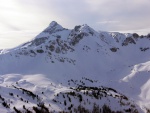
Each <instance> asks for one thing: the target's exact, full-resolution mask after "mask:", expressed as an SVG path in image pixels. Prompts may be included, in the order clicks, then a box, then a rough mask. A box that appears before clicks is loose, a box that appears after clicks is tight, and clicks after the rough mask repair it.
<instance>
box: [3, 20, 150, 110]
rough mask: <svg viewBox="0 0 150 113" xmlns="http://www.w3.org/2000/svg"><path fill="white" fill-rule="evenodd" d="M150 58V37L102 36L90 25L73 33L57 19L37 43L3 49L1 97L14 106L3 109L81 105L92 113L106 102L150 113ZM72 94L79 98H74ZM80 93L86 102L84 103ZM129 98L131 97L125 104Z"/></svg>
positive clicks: (63, 108) (103, 33)
mask: <svg viewBox="0 0 150 113" xmlns="http://www.w3.org/2000/svg"><path fill="white" fill-rule="evenodd" d="M149 56H150V35H149V34H148V35H147V36H138V34H136V33H134V34H129V33H128V34H122V33H117V32H97V31H95V30H94V29H92V28H91V27H89V26H88V25H86V24H85V25H79V26H75V28H74V29H71V30H70V29H66V28H63V27H62V26H61V25H59V24H58V23H57V22H54V21H53V22H51V24H50V25H49V26H48V27H47V28H46V29H45V30H44V31H43V32H41V33H40V34H39V35H37V36H36V37H35V38H34V39H33V40H31V41H29V42H27V43H24V44H22V45H19V46H18V47H16V48H12V49H7V50H6V49H3V50H1V51H0V64H1V65H0V89H1V90H0V95H1V97H2V98H4V99H5V100H6V101H7V103H9V104H10V105H9V106H10V107H8V108H6V107H4V105H3V104H2V105H1V106H0V110H1V111H2V112H12V111H15V109H14V107H15V108H16V109H19V110H23V109H24V108H23V105H25V108H26V109H29V110H30V111H32V112H33V111H34V110H33V108H32V107H33V106H38V105H37V104H39V103H45V105H46V106H48V108H49V110H51V111H56V112H58V111H63V110H65V111H69V110H73V108H74V109H76V108H79V106H78V104H80V105H81V106H82V107H84V108H86V109H88V110H91V111H92V106H93V105H95V104H96V105H99V107H100V108H102V107H105V106H103V105H105V104H106V105H107V106H109V107H110V108H111V109H112V110H113V111H123V112H129V111H130V112H133V111H132V110H133V109H132V110H131V109H129V108H132V107H131V106H134V107H133V108H135V109H136V110H138V111H139V112H140V113H142V112H146V109H149V108H150V96H149V95H150V88H149V84H150V57H149ZM75 81H76V82H77V83H76V82H75ZM79 86H81V87H79ZM83 86H86V88H85V87H83ZM94 87H97V88H98V89H97V88H96V89H95V88H94ZM103 87H104V89H103ZM78 88H79V89H80V90H79V91H76V89H78ZM109 88H111V89H115V91H114V90H108V89H109ZM87 89H88V90H87ZM102 89H103V90H105V91H103V90H102ZM116 90H117V91H116ZM72 91H75V94H76V95H77V96H75V95H74V93H73V96H72V95H70V92H72ZM87 91H89V93H92V95H94V94H95V93H93V92H101V93H100V94H101V95H103V96H100V94H99V96H98V97H97V96H96V97H95V96H94V97H95V98H94V97H90V94H86V95H85V94H84V92H87ZM22 92H23V93H22ZM104 92H105V93H104ZM12 93H13V94H12ZM32 93H33V94H32ZM71 94H72V93H71ZM12 95H13V96H12ZM17 95H18V96H17ZM37 95H38V98H37ZM56 95H57V96H56ZM58 95H60V96H58ZM62 95H64V96H65V95H66V96H67V98H71V102H70V99H69V100H68V101H67V100H65V99H66V97H64V96H62ZM68 95H69V96H70V97H68ZM80 95H81V96H82V97H83V101H84V102H83V101H81V102H80V101H78V96H79V99H80ZM104 95H105V96H104ZM110 95H111V96H110ZM115 95H118V96H116V97H117V98H115ZM125 95H126V96H127V97H128V99H124V100H123V101H124V102H123V103H124V104H123V105H122V98H123V97H124V96H125ZM126 96H125V97H126ZM102 97H103V98H102ZM2 98H1V103H4V102H5V100H4V99H2ZM21 98H22V99H21ZM35 98H36V99H35ZM64 98H65V99H64ZM97 98H101V101H100V100H97ZM58 100H59V102H58ZM85 100H88V102H85ZM27 101H28V103H27ZM64 101H66V102H67V103H68V102H70V104H67V105H65V104H62V103H64ZM89 101H90V102H89ZM11 102H12V103H11ZM58 103H59V104H58ZM60 103H61V104H60ZM87 103H90V104H87ZM91 103H92V104H91ZM113 103H116V104H113ZM129 103H130V104H129ZM71 105H72V106H71ZM91 105H92V106H91ZM81 106H80V107H81ZM135 109H134V110H135ZM141 109H142V111H141ZM128 110H129V111H128ZM74 112H75V111H74ZM134 112H135V111H134Z"/></svg>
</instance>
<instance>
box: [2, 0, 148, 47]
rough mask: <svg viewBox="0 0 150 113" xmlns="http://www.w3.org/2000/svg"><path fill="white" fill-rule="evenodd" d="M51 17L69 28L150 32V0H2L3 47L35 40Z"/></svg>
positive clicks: (51, 19)
mask: <svg viewBox="0 0 150 113" xmlns="http://www.w3.org/2000/svg"><path fill="white" fill-rule="evenodd" d="M51 21H57V22H58V23H59V24H60V25H62V26H63V27H65V28H69V29H72V28H74V26H76V25H82V24H88V25H89V26H91V27H92V28H94V29H95V30H97V31H100V30H102V31H119V32H131V33H133V32H137V33H139V34H145V35H146V34H148V33H149V32H150V0H0V49H2V48H3V49H4V48H11V47H15V46H17V45H19V44H21V43H23V42H26V41H28V40H31V39H32V38H34V37H35V36H36V35H37V34H39V33H40V32H41V31H42V30H43V29H45V28H46V27H47V26H48V25H49V23H50V22H51Z"/></svg>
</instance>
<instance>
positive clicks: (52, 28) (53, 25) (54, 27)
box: [44, 21, 64, 34]
mask: <svg viewBox="0 0 150 113" xmlns="http://www.w3.org/2000/svg"><path fill="white" fill-rule="evenodd" d="M63 29H64V28H63V27H62V26H61V25H59V24H58V23H57V22H56V21H52V22H51V23H50V24H49V26H48V27H47V28H46V29H45V30H44V32H48V33H49V34H52V33H54V32H57V31H61V30H63Z"/></svg>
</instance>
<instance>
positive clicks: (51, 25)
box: [49, 21, 60, 27]
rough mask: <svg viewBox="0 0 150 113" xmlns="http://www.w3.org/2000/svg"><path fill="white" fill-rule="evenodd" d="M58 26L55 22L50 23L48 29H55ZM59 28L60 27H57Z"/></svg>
mask: <svg viewBox="0 0 150 113" xmlns="http://www.w3.org/2000/svg"><path fill="white" fill-rule="evenodd" d="M57 25H59V24H58V23H57V22H56V21H52V22H51V23H50V24H49V27H55V26H57ZM59 26H60V25H59Z"/></svg>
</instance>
